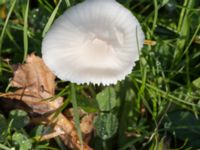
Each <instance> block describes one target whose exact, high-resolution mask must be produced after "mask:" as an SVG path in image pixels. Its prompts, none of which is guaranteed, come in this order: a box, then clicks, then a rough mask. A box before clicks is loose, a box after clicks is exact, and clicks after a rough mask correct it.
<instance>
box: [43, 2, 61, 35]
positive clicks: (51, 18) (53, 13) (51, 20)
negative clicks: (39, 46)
mask: <svg viewBox="0 0 200 150" xmlns="http://www.w3.org/2000/svg"><path fill="white" fill-rule="evenodd" d="M61 2H62V0H60V1H59V3H58V4H57V6H56V8H55V9H54V11H53V12H52V14H51V16H50V18H49V20H48V22H47V24H46V25H45V27H44V30H43V32H42V37H44V36H45V35H46V33H47V31H48V30H49V28H50V27H51V25H52V23H53V21H54V18H55V16H56V13H57V11H58V8H59V6H60V4H61Z"/></svg>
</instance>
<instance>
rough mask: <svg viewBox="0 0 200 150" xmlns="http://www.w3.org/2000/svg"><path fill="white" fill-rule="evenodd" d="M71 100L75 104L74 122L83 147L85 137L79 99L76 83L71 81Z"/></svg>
mask: <svg viewBox="0 0 200 150" xmlns="http://www.w3.org/2000/svg"><path fill="white" fill-rule="evenodd" d="M71 102H72V106H73V113H74V122H75V126H76V130H77V133H78V137H79V140H80V143H81V147H83V137H82V134H81V128H80V120H79V113H78V105H77V99H76V90H75V85H74V83H71ZM81 149H82V148H81Z"/></svg>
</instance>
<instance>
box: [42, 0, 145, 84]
mask: <svg viewBox="0 0 200 150" xmlns="http://www.w3.org/2000/svg"><path fill="white" fill-rule="evenodd" d="M143 43H144V33H143V31H142V29H141V26H140V24H139V22H138V21H137V19H136V18H135V17H134V16H133V15H132V13H131V12H130V11H129V10H128V9H126V8H125V7H123V6H122V5H121V4H119V3H117V2H116V1H115V0H86V1H84V2H82V3H80V4H77V5H75V6H73V7H71V8H69V9H68V10H67V11H65V12H64V14H63V15H61V16H60V17H58V19H56V20H55V22H54V23H53V25H52V27H51V28H50V30H49V31H48V32H47V34H46V35H45V37H44V39H43V42H42V57H43V59H44V62H45V63H46V65H47V66H48V67H49V68H50V69H51V70H52V71H53V72H54V73H55V75H57V77H58V78H60V79H62V80H64V81H71V82H75V83H78V84H82V83H94V84H101V83H102V84H103V85H109V84H115V83H116V82H117V81H118V80H123V79H124V78H125V76H126V75H127V74H129V73H131V71H132V68H133V67H134V65H135V61H136V60H138V59H139V50H140V49H141V48H142V47H143Z"/></svg>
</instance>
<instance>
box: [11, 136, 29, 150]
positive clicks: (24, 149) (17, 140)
mask: <svg viewBox="0 0 200 150" xmlns="http://www.w3.org/2000/svg"><path fill="white" fill-rule="evenodd" d="M12 141H13V144H14V145H15V146H16V147H17V148H18V149H19V150H30V149H31V148H32V142H31V140H30V139H28V138H27V137H26V136H25V135H23V134H21V133H18V132H15V133H14V134H13V136H12Z"/></svg>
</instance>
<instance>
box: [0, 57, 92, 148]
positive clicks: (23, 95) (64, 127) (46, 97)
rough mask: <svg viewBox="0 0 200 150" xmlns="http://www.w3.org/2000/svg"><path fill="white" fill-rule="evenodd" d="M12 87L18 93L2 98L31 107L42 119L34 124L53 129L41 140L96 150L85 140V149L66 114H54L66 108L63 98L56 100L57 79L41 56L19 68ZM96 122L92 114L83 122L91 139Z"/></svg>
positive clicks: (6, 94) (31, 58) (29, 60)
mask: <svg viewBox="0 0 200 150" xmlns="http://www.w3.org/2000/svg"><path fill="white" fill-rule="evenodd" d="M10 84H11V86H12V87H17V88H19V89H18V90H16V91H15V92H8V93H3V94H0V97H4V98H6V99H9V100H17V101H23V102H24V103H25V104H26V105H28V106H29V107H30V108H31V113H37V114H40V116H42V117H39V118H33V119H32V123H44V124H47V125H48V126H51V127H52V129H53V132H52V133H48V134H45V135H43V136H42V137H41V140H47V139H51V138H54V137H56V136H59V137H60V138H61V140H62V141H63V143H64V144H65V145H67V146H68V147H70V148H72V149H81V148H82V149H83V150H91V149H92V148H90V147H89V146H88V145H87V143H86V142H85V141H84V143H83V147H81V142H80V141H79V138H78V135H77V132H76V129H75V127H74V123H73V121H71V120H69V119H67V117H65V116H64V115H63V114H62V113H60V114H59V115H58V116H57V117H55V116H54V114H53V112H55V111H56V110H57V109H58V108H59V107H60V106H62V103H63V98H62V97H55V95H54V94H55V85H56V84H55V76H54V75H53V73H52V72H51V71H50V70H49V69H48V68H47V67H46V65H45V64H44V62H43V60H42V59H41V58H40V57H37V56H35V55H34V54H31V55H30V56H28V57H27V59H26V63H25V64H22V65H18V66H17V69H16V71H15V72H14V77H13V79H12V80H11V82H10ZM92 119H93V116H92V115H89V116H87V117H85V118H83V119H82V121H81V129H82V132H83V135H87V136H88V134H90V133H91V132H92V130H93V126H92ZM87 142H88V140H87Z"/></svg>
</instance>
